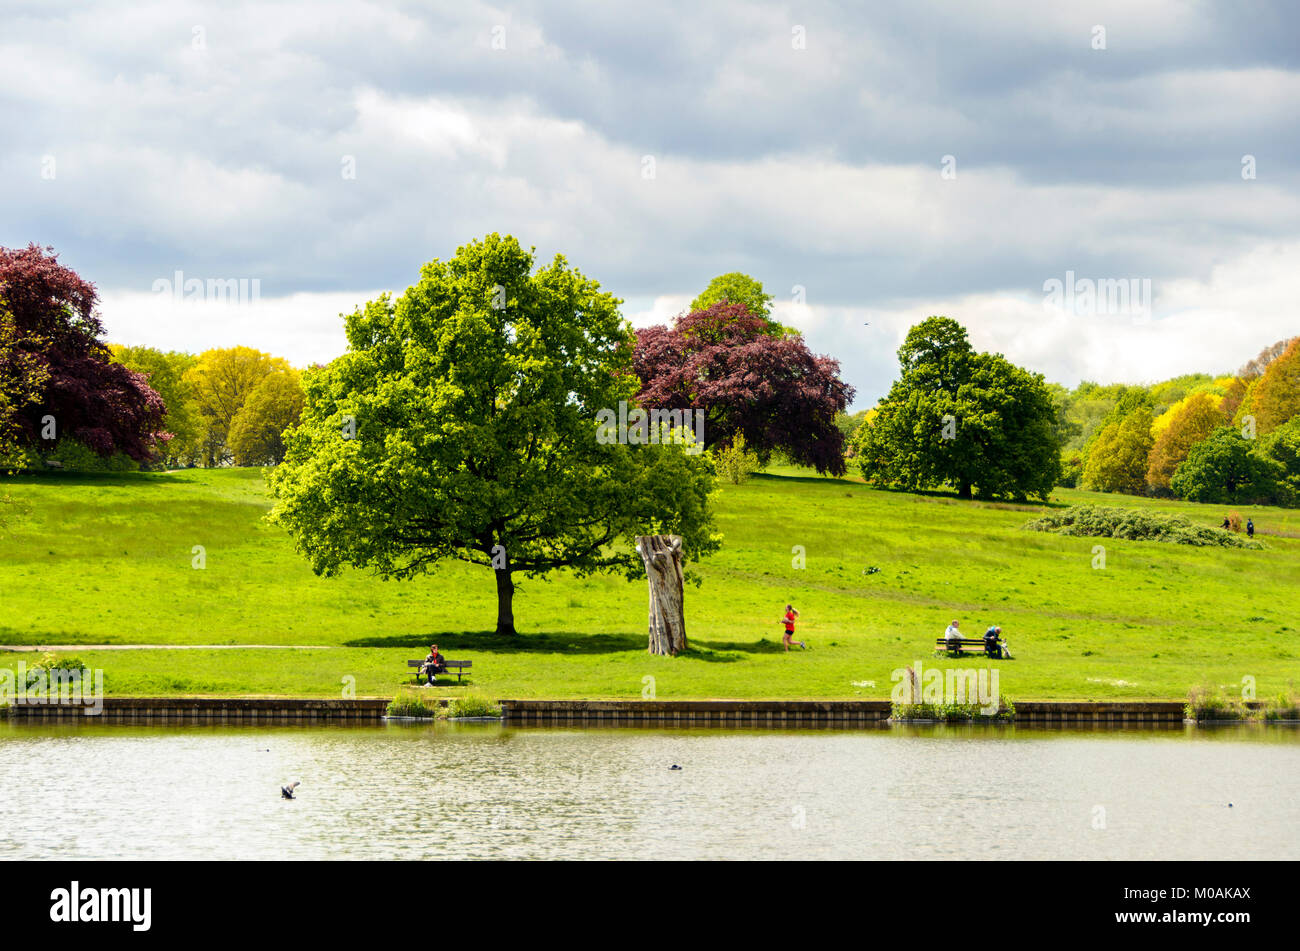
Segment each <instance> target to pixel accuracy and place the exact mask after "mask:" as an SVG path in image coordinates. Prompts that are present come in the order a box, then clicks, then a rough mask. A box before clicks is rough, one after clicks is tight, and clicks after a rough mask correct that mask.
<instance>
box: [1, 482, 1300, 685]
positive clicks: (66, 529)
mask: <svg viewBox="0 0 1300 951" xmlns="http://www.w3.org/2000/svg"><path fill="white" fill-rule="evenodd" d="M3 488H4V489H5V491H7V492H8V493H9V494H10V495H11V496H12V497H13V498H14V499H15V500H16V501H18V503H19V508H20V511H19V512H18V513H16V514H14V513H12V512H11V515H10V524H9V525H8V527H7V529H5V530H3V531H0V591H3V598H2V600H0V644H3V645H36V644H43V645H48V644H73V645H77V644H80V645H94V644H113V645H129V644H151V645H200V646H207V645H265V646H256V647H248V648H244V649H237V650H229V649H226V650H205V649H192V650H116V651H108V650H94V649H78V650H77V651H76V653H77V655H78V656H80V657H82V658H83V659H84V660H86V661H87V662H88V663H90V664H91V665H92V666H98V667H103V668H104V669H105V671H106V674H105V676H106V681H107V686H108V690H109V692H110V693H115V694H149V693H168V692H188V693H210V694H240V693H243V694H262V693H290V694H298V695H320V696H329V695H335V696H337V695H339V693H340V692H341V691H342V690H343V689H344V686H343V685H345V684H347V683H349V681H348V678H355V681H354V683H355V689H356V692H357V693H358V694H359V695H391V694H392V693H393V692H394V690H395V689H396V687H397V684H398V683H399V682H401V681H402V680H403V678H405V677H406V675H407V671H406V669H405V666H404V661H405V660H406V659H407V658H408V657H411V658H413V657H418V656H423V653H424V650H425V649H426V648H427V645H428V643H429V641H430V640H431V639H436V640H437V641H438V643H439V644H440V646H441V648H442V650H443V653H444V654H447V655H448V656H451V657H454V658H468V659H472V660H474V661H475V669H474V678H473V680H474V684H475V686H474V689H477V690H479V691H481V692H484V693H488V694H490V695H492V696H494V697H528V696H549V697H582V696H586V697H624V698H639V697H641V696H642V690H643V686H645V684H646V683H647V682H646V681H645V680H644V678H646V677H653V678H654V686H655V690H656V693H657V696H658V697H659V698H661V699H669V698H685V697H787V698H793V697H839V698H851V697H885V696H888V694H889V690H890V687H891V672H893V671H894V670H896V669H898V668H901V667H902V666H904V665H906V664H908V663H911V662H912V661H914V660H916V659H918V658H919V659H922V660H923V662H925V663H926V664H927V665H928V664H931V663H933V664H935V665H938V666H948V665H950V664H953V663H955V662H949V661H940V660H938V659H933V658H932V657H931V645H932V644H933V639H934V638H935V637H936V636H938V635H939V634H941V633H942V631H943V628H944V627H945V626H946V624H947V623H948V621H949V620H951V619H952V618H954V617H958V618H961V619H962V626H963V629H965V630H966V631H967V632H968V634H969V635H970V636H975V635H977V634H978V633H979V632H981V631H982V630H983V629H984V627H985V626H987V625H988V624H991V623H998V624H1001V625H1002V627H1003V629H1004V636H1005V637H1006V638H1007V639H1008V640H1009V641H1010V643H1011V645H1012V648H1013V650H1014V652H1015V654H1016V657H1017V659H1016V660H1015V661H1010V662H1005V663H1002V664H1000V665H999V667H1000V670H1001V689H1002V692H1003V693H1005V694H1007V695H1008V696H1010V697H1011V698H1012V699H1022V700H1027V699H1048V698H1111V697H1131V698H1138V697H1169V698H1179V697H1182V696H1184V695H1185V693H1186V690H1187V688H1188V687H1189V686H1191V685H1193V684H1202V683H1213V684H1222V685H1239V684H1240V683H1241V681H1242V678H1243V677H1246V676H1251V677H1254V678H1255V679H1256V681H1257V684H1258V690H1259V692H1260V695H1261V696H1264V695H1269V694H1272V693H1276V692H1277V691H1279V690H1281V689H1283V688H1285V687H1286V686H1287V685H1288V680H1292V681H1296V682H1297V686H1300V663H1298V662H1297V657H1298V655H1300V621H1297V619H1296V614H1297V609H1298V608H1300V512H1296V511H1293V510H1292V511H1288V510H1279V509H1252V510H1251V511H1250V512H1249V513H1247V512H1245V511H1243V512H1242V514H1243V516H1244V515H1246V514H1251V515H1253V516H1254V519H1255V523H1256V525H1257V526H1258V528H1259V531H1260V535H1259V536H1258V537H1260V538H1261V539H1262V540H1263V541H1264V542H1265V544H1266V546H1267V548H1266V550H1264V551H1242V550H1225V549H1198V548H1191V547H1187V546H1180V545H1168V544H1161V543H1153V542H1123V541H1117V540H1109V539H1107V540H1105V541H1104V544H1105V546H1106V567H1105V568H1104V569H1102V570H1097V569H1094V568H1093V567H1092V563H1093V553H1092V549H1093V546H1094V545H1095V544H1098V540H1097V539H1092V538H1066V537H1059V536H1054V535H1050V534H1041V533H1035V532H1026V531H1023V529H1022V526H1023V525H1024V524H1025V523H1026V522H1027V521H1028V520H1030V519H1031V518H1033V517H1035V515H1036V514H1037V513H1039V512H1041V511H1042V509H1041V508H1040V507H1037V506H1029V505H1026V506H1014V505H1006V504H996V503H992V504H984V503H979V502H959V501H958V500H956V499H955V498H953V497H952V496H943V495H929V496H916V495H905V494H899V493H891V492H883V491H879V490H876V489H871V488H868V487H867V486H865V485H863V484H861V483H860V482H855V481H850V480H839V479H824V478H817V477H813V476H809V475H808V474H807V473H804V472H801V471H796V470H793V469H782V470H773V471H772V472H770V473H769V474H766V475H760V476H757V477H755V478H754V479H753V480H751V481H750V482H748V483H746V484H745V485H742V486H730V485H724V486H722V487H721V489H720V491H719V495H718V499H717V509H718V522H719V527H720V529H721V531H722V532H723V534H724V545H723V549H722V551H721V552H719V553H718V554H717V555H715V556H713V557H711V558H709V559H708V560H707V561H706V562H704V563H701V564H698V565H693V566H692V568H693V569H696V570H698V572H699V574H700V576H701V577H702V579H703V585H702V586H701V587H698V588H696V587H693V586H692V587H688V589H687V593H686V604H687V633H688V637H689V639H690V642H691V645H692V648H693V650H692V651H691V652H690V653H689V654H688V655H686V656H683V657H681V658H677V659H665V658H652V657H649V656H647V655H646V654H645V633H644V632H645V623H646V620H645V610H646V590H645V584H644V582H643V581H636V582H628V581H626V580H624V579H622V578H617V577H596V578H588V579H583V580H579V579H575V578H573V577H570V576H567V575H557V576H555V577H554V578H553V579H551V580H547V581H543V580H535V581H527V580H525V581H524V582H523V587H522V589H521V591H520V592H519V594H518V595H517V597H516V620H517V622H518V624H519V628H520V631H521V632H522V633H521V635H520V636H519V637H518V638H515V639H505V640H503V639H498V638H496V637H495V636H493V635H489V634H485V633H481V632H486V631H490V630H491V629H492V627H493V626H494V622H495V613H494V612H495V591H494V587H493V582H492V579H491V578H490V577H489V576H488V575H487V573H486V572H485V571H483V570H481V569H477V570H476V569H474V568H471V567H470V566H467V565H460V564H456V565H448V566H447V567H446V568H445V569H440V570H439V571H438V573H437V574H435V575H432V576H430V577H427V578H425V579H421V580H417V581H410V582H382V581H379V580H377V579H375V578H372V577H370V576H368V575H365V574H363V573H360V572H355V571H352V572H348V573H346V574H344V575H343V576H341V577H338V578H317V577H315V576H314V575H313V574H312V573H311V571H310V569H309V568H308V566H307V562H306V560H305V559H304V558H302V557H301V556H300V555H298V554H297V553H296V552H295V551H294V550H293V546H292V542H291V540H290V539H289V538H288V537H287V536H285V535H284V534H283V533H282V532H281V531H280V530H279V529H277V528H275V527H273V526H270V525H268V524H267V523H266V522H265V521H264V520H263V515H264V514H265V512H266V511H267V509H268V508H269V506H270V499H269V497H268V495H267V493H266V489H265V486H264V484H263V482H262V477H261V473H260V471H258V470H248V469H244V470H186V471H182V472H175V473H168V474H161V473H160V474H142V473H129V474H121V475H104V476H74V475H66V474H59V475H50V476H26V477H17V478H11V479H8V480H5V483H4V486H3ZM1056 499H1057V500H1058V501H1059V502H1061V503H1073V502H1079V501H1086V500H1093V501H1103V502H1105V503H1110V504H1114V503H1115V502H1117V501H1118V500H1117V497H1115V496H1099V495H1096V494H1093V493H1087V492H1077V491H1071V490H1058V492H1057V495H1056ZM1123 504H1131V505H1143V506H1151V507H1155V508H1162V509H1168V510H1177V511H1180V512H1183V513H1186V514H1187V515H1189V516H1190V517H1191V518H1193V519H1195V520H1197V521H1200V522H1204V523H1205V524H1213V525H1217V524H1218V522H1219V521H1220V520H1221V519H1222V516H1223V514H1224V512H1223V511H1222V510H1221V509H1220V508H1219V507H1213V506H1199V505H1193V504H1187V503H1175V502H1154V501H1149V500H1139V499H1123ZM10 508H11V509H12V508H13V507H10ZM195 546H202V549H203V552H204V556H205V557H206V568H204V569H202V570H197V569H195V568H193V567H192V560H193V559H194V557H195V555H194V553H193V552H194V547H195ZM795 546H803V549H804V551H805V552H806V567H805V568H802V569H799V568H796V567H793V561H794V558H795V553H794V549H795ZM868 566H875V567H878V568H879V571H878V572H876V573H873V574H865V573H864V570H865V569H866V568H867V567H868ZM791 601H792V602H794V604H795V605H796V606H797V607H798V608H799V609H800V611H801V614H802V617H801V624H800V629H799V632H798V634H797V635H796V636H797V637H798V638H807V639H808V640H809V641H810V642H811V643H812V644H813V646H814V648H815V649H814V650H813V651H810V652H808V653H806V654H805V653H790V654H784V653H783V652H781V650H780V643H779V639H780V626H779V624H778V623H777V622H778V618H779V617H780V615H781V613H782V610H783V609H784V606H785V604H786V603H787V602H791ZM476 632H478V633H476ZM285 645H289V646H297V647H306V648H309V649H302V650H296V649H295V650H273V649H270V647H272V646H285ZM310 648H316V649H310ZM0 658H3V659H0V665H7V666H12V664H13V663H14V662H15V661H16V660H18V659H25V660H29V661H30V660H31V659H32V658H31V657H30V656H27V657H22V655H18V654H4V655H0ZM966 663H967V664H968V665H976V664H978V663H979V662H978V661H967V662H966ZM449 689H450V688H449Z"/></svg>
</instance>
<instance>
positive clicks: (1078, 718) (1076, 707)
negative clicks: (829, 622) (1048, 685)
mask: <svg viewBox="0 0 1300 951" xmlns="http://www.w3.org/2000/svg"><path fill="white" fill-rule="evenodd" d="M1015 706H1016V716H1015V719H1016V721H1017V722H1029V723H1182V722H1183V704H1182V703H1181V702H1180V701H1163V700H1162V701H1148V702H1145V703H1128V702H1122V703H1100V702H1098V703H1094V702H1090V701H1086V702H1078V703H1069V702H1060V701H1051V702H1046V701H1037V702H1036V701H1025V702H1017V703H1016V705H1015Z"/></svg>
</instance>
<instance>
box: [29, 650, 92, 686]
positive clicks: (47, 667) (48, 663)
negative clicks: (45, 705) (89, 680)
mask: <svg viewBox="0 0 1300 951" xmlns="http://www.w3.org/2000/svg"><path fill="white" fill-rule="evenodd" d="M89 669H90V668H88V667H87V666H86V663H85V661H83V660H82V659H81V658H80V657H60V658H55V656H54V655H53V654H51V653H49V652H46V653H44V654H42V655H41V659H40V660H38V661H37V662H36V663H34V664H32V665H30V666H29V667H28V668H27V684H26V686H28V687H32V686H34V685H35V684H36V683H37V682H38V681H43V682H44V683H46V684H48V683H51V677H50V674H51V672H52V671H56V670H68V671H73V672H74V673H75V674H76V675H77V676H76V677H75V678H74V679H77V680H80V679H81V678H83V677H85V676H86V673H87V671H88V670H89Z"/></svg>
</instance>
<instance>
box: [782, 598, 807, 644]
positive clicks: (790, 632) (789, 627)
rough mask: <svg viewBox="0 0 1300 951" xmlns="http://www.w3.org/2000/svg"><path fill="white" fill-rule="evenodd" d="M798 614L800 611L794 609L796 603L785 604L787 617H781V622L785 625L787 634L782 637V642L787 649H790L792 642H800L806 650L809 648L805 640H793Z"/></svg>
mask: <svg viewBox="0 0 1300 951" xmlns="http://www.w3.org/2000/svg"><path fill="white" fill-rule="evenodd" d="M798 616H799V612H798V611H796V610H795V609H794V605H792V604H787V605H786V606H785V617H783V618H781V623H782V624H784V625H785V634H784V635H783V636H782V638H781V643H782V644H784V645H785V649H786V650H789V649H790V645H791V644H798V645H799V646H800V647H802V648H803V649H804V650H807V649H808V645H807V644H805V643H804V642H803V641H796V640H793V638H794V621H795V618H797V617H798Z"/></svg>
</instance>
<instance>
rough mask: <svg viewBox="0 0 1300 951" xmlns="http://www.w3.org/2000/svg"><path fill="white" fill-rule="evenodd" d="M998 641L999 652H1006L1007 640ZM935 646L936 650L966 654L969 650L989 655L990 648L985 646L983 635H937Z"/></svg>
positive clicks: (999, 639) (973, 652)
mask: <svg viewBox="0 0 1300 951" xmlns="http://www.w3.org/2000/svg"><path fill="white" fill-rule="evenodd" d="M997 643H998V651H999V653H1002V652H1004V651H1005V650H1006V646H1007V642H1006V641H1004V640H1002V639H1001V638H998V642H997ZM934 646H935V649H936V650H941V651H944V652H948V653H951V652H954V651H955V652H956V653H957V654H964V653H966V652H967V651H968V650H969V651H970V652H971V653H972V654H984V655H988V650H987V649H986V647H985V643H984V638H982V637H963V638H960V639H959V638H955V637H954V638H953V639H952V640H948V638H946V637H936V638H935V639H934ZM1004 656H1005V655H1004Z"/></svg>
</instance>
